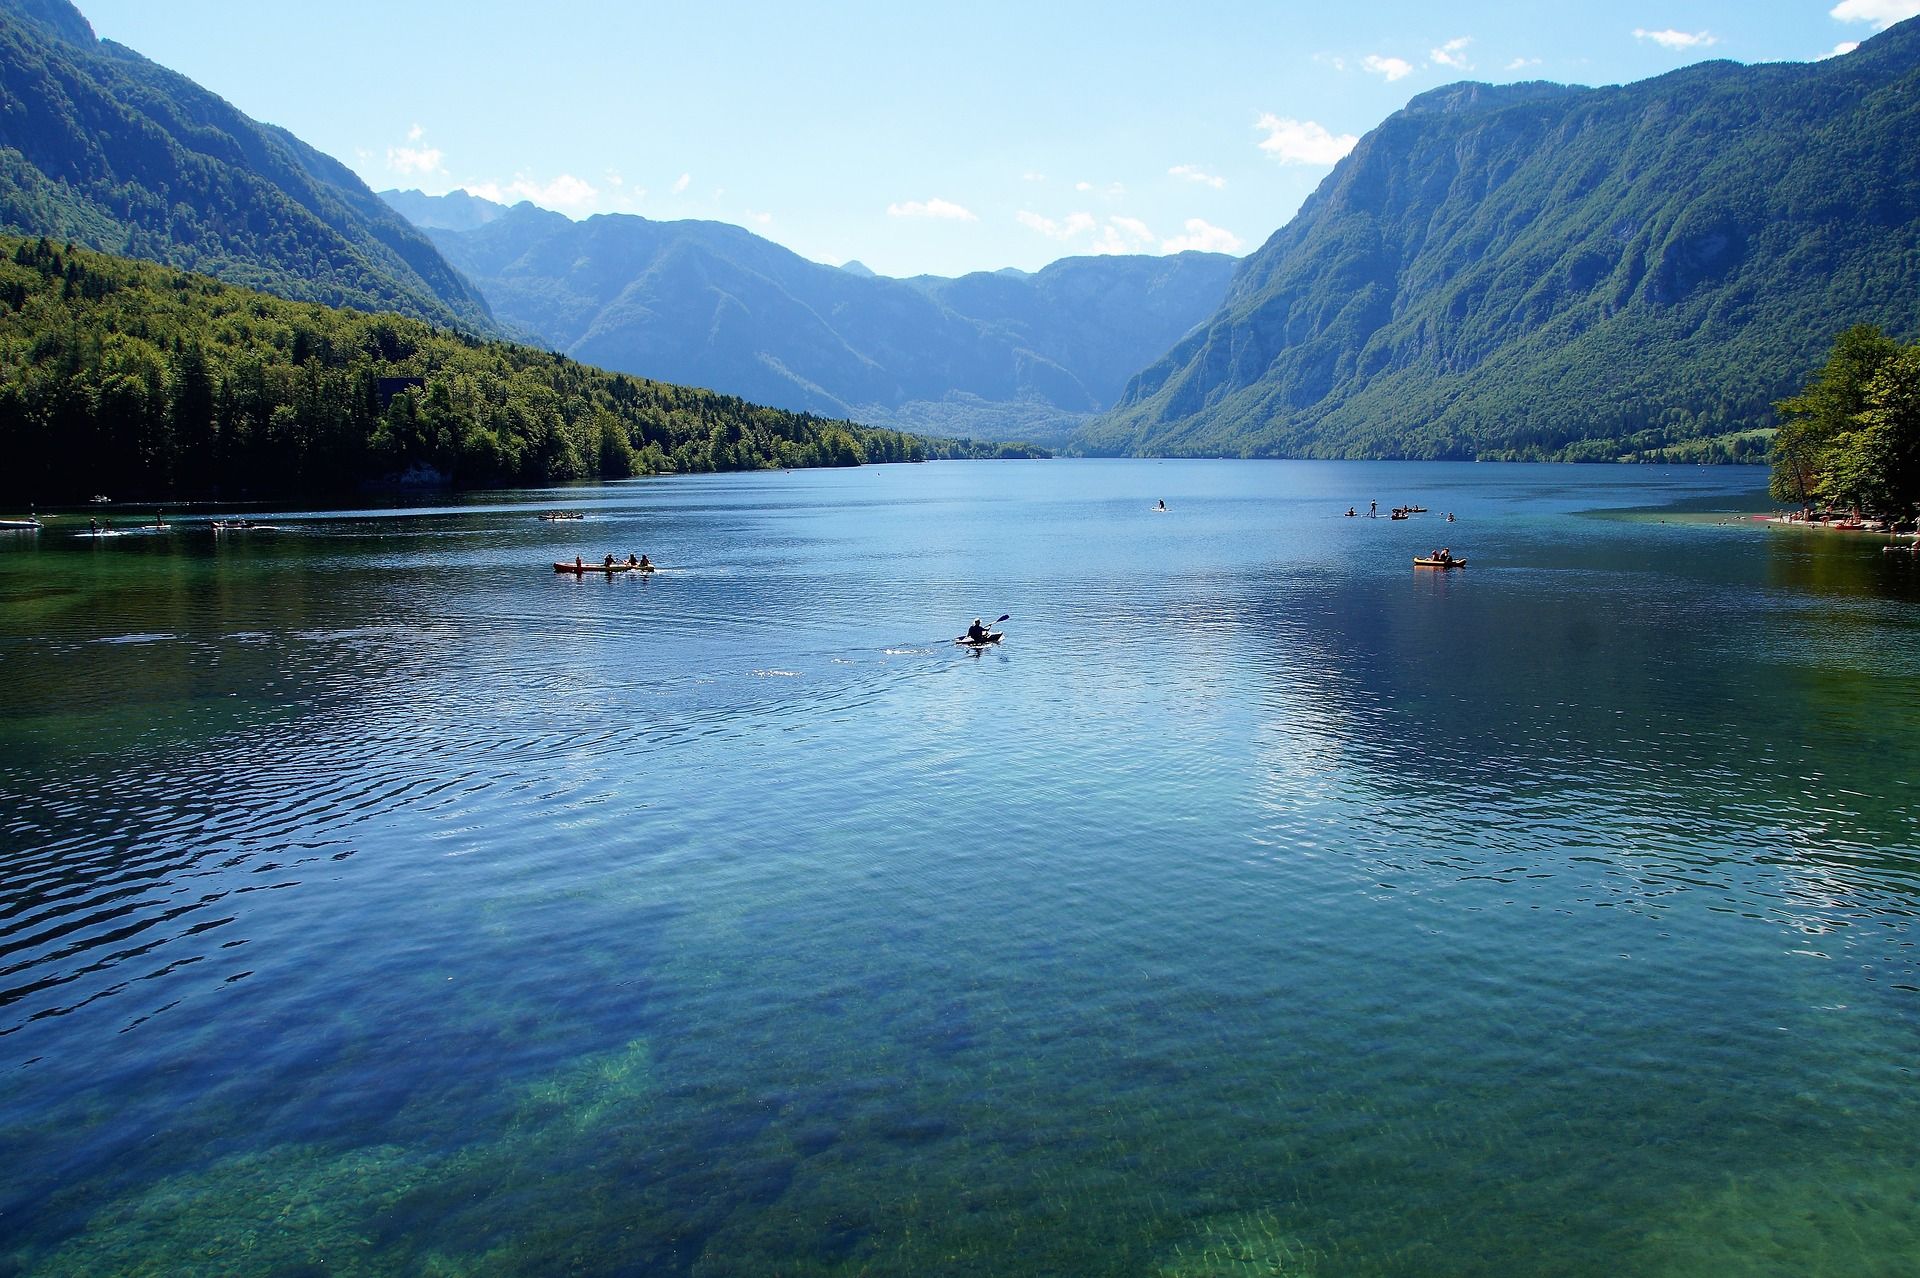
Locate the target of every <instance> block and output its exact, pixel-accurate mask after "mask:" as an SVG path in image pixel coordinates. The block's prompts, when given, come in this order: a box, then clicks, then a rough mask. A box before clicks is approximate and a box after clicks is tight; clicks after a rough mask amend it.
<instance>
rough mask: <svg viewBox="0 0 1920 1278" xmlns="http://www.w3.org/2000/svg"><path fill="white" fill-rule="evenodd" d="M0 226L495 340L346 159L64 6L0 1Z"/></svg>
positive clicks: (446, 272) (469, 295)
mask: <svg viewBox="0 0 1920 1278" xmlns="http://www.w3.org/2000/svg"><path fill="white" fill-rule="evenodd" d="M0 230H4V231H8V232H13V233H17V234H23V235H46V236H49V237H51V238H53V239H54V240H55V241H56V242H61V243H64V242H65V241H67V240H73V241H76V242H78V243H80V244H83V245H86V246H89V247H92V248H97V249H100V250H103V251H105V252H110V253H120V254H125V255H127V256H130V257H140V258H146V259H148V260H149V261H155V262H164V263H167V264H169V265H173V266H180V267H185V268H187V269H189V270H195V271H202V272H204V273H206V274H209V275H214V276H217V277H219V278H220V279H223V280H226V281H228V282H229V283H234V284H242V285H245V286H247V287H249V288H258V289H263V290H265V291H267V292H270V293H275V294H278V295H279V296H281V297H289V298H294V299H297V300H302V301H312V302H324V303H327V304H329V305H336V306H357V307H360V308H362V309H365V310H382V311H398V312H401V313H403V314H407V315H413V316H416V317H418V318H420V319H425V320H429V321H433V322H435V323H441V324H448V325H453V326H457V327H460V328H465V329H469V330H473V331H477V332H483V333H485V332H492V331H494V326H493V321H492V318H491V316H490V315H489V314H488V312H487V308H486V304H485V303H484V302H482V301H481V300H480V296H479V294H477V293H476V292H475V291H474V290H473V289H472V288H471V287H470V286H469V285H468V284H467V282H466V281H465V280H464V279H462V278H461V276H460V274H459V273H458V272H457V271H455V270H454V269H453V268H451V267H450V266H448V265H447V263H446V261H445V260H444V259H443V258H441V256H440V254H439V252H438V251H437V250H436V249H435V248H434V247H433V245H432V244H430V243H428V241H427V239H426V237H425V236H423V235H422V234H421V233H420V232H419V231H417V230H415V229H414V228H413V227H412V226H411V225H409V224H408V223H407V221H406V220H405V219H404V218H402V217H400V216H399V215H398V214H397V213H395V212H394V211H393V210H392V209H390V208H388V207H387V206H386V205H385V204H384V203H383V202H382V201H381V200H380V199H379V197H377V196H375V195H374V194H373V192H372V191H370V190H368V189H367V187H366V184H365V183H363V182H361V181H360V179H359V178H357V177H355V176H354V175H353V173H352V172H351V171H349V170H348V169H347V168H346V167H345V166H344V165H342V164H340V163H339V162H338V161H336V160H333V159H331V158H329V157H327V156H325V155H322V154H321V153H320V152H318V151H315V150H314V149H313V148H312V147H309V146H307V145H306V144H305V143H303V142H301V141H300V140H299V139H298V138H296V137H294V136H293V135H292V134H290V133H287V132H286V131H285V130H282V129H276V128H272V127H270V126H268V125H263V124H260V123H258V122H256V121H254V120H251V119H249V118H248V117H247V116H245V115H243V114H241V113H240V112H239V111H237V110H235V109H234V108H233V107H232V106H231V105H230V104H228V103H227V102H225V101H224V100H222V99H221V98H219V97H217V96H215V95H214V94H212V93H209V92H207V91H206V90H205V89H203V88H201V87H200V86H199V85H197V84H195V83H194V82H193V81H191V80H189V79H187V78H186V77H185V76H182V75H178V74H176V73H175V72H172V71H169V70H167V69H166V68H165V67H162V66H158V65H156V64H154V63H152V62H149V61H148V60H147V59H145V58H143V57H141V56H140V55H139V54H137V53H135V52H133V50H131V49H127V48H124V47H123V46H121V45H117V44H114V43H113V42H111V41H103V40H96V39H95V38H94V34H93V30H92V28H91V27H89V26H88V25H87V20H86V19H85V18H83V17H82V16H81V15H80V13H79V12H78V11H77V10H75V9H74V8H73V6H72V5H70V4H68V3H67V2H66V0H0Z"/></svg>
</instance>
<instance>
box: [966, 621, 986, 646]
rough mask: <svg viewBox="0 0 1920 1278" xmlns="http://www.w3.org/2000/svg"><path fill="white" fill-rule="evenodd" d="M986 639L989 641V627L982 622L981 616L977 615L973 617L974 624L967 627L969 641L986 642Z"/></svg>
mask: <svg viewBox="0 0 1920 1278" xmlns="http://www.w3.org/2000/svg"><path fill="white" fill-rule="evenodd" d="M986 641H987V628H986V627H985V626H983V625H981V624H980V618H978V617H975V618H974V619H973V624H972V625H971V626H968V627H967V642H968V643H985V642H986Z"/></svg>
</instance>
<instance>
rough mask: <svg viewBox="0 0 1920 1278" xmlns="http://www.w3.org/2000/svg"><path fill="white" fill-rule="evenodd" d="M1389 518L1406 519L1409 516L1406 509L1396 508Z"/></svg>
mask: <svg viewBox="0 0 1920 1278" xmlns="http://www.w3.org/2000/svg"><path fill="white" fill-rule="evenodd" d="M1388 518H1389V519H1405V518H1407V512H1406V511H1404V510H1396V511H1394V512H1393V514H1391V515H1389V516H1388Z"/></svg>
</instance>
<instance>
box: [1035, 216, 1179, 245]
mask: <svg viewBox="0 0 1920 1278" xmlns="http://www.w3.org/2000/svg"><path fill="white" fill-rule="evenodd" d="M1014 220H1015V221H1017V222H1019V223H1020V225H1022V226H1024V227H1026V228H1027V229H1028V230H1030V231H1038V232H1039V233H1040V234H1042V235H1044V236H1046V237H1047V238H1048V239H1050V240H1059V241H1060V242H1061V243H1063V244H1065V243H1069V242H1071V243H1072V244H1073V246H1074V248H1075V249H1076V250H1078V251H1080V252H1085V253H1144V252H1146V251H1147V250H1148V249H1149V248H1151V247H1152V245H1153V240H1154V235H1153V231H1152V230H1151V229H1149V228H1148V226H1147V224H1146V223H1145V222H1142V221H1141V220H1140V219H1139V218H1137V217H1122V216H1119V215H1117V214H1116V215H1115V216H1113V217H1109V218H1108V219H1107V220H1106V221H1105V222H1104V223H1103V222H1102V221H1101V220H1100V219H1099V218H1097V217H1095V216H1094V215H1093V214H1091V213H1087V212H1079V213H1069V214H1067V215H1066V216H1065V217H1063V218H1060V219H1059V220H1057V221H1056V220H1055V219H1053V218H1050V217H1045V216H1042V215H1041V214H1039V213H1035V212H1034V211H1033V210H1032V209H1021V210H1020V211H1019V212H1018V213H1016V214H1014ZM1083 237H1085V238H1083Z"/></svg>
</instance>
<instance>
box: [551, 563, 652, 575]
mask: <svg viewBox="0 0 1920 1278" xmlns="http://www.w3.org/2000/svg"><path fill="white" fill-rule="evenodd" d="M659 569H660V566H659V565H658V564H623V563H611V564H608V563H598V564H585V563H582V564H559V563H557V564H555V565H554V566H553V570H554V571H555V572H570V573H573V574H574V575H575V576H584V575H585V574H587V573H590V572H604V573H609V574H611V573H616V572H658V571H659Z"/></svg>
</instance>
